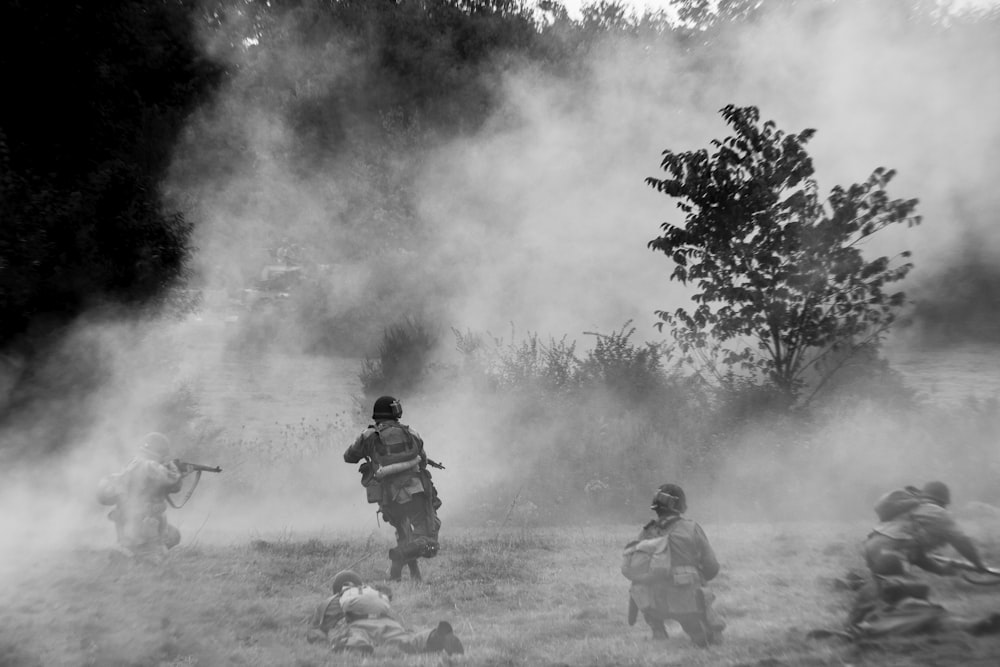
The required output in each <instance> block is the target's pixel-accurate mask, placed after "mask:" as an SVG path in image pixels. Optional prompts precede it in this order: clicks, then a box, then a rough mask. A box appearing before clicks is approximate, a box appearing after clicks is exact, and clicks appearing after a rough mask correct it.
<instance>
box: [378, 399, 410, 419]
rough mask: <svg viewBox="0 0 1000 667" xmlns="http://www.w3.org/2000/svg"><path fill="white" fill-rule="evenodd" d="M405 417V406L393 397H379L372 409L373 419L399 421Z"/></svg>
mask: <svg viewBox="0 0 1000 667" xmlns="http://www.w3.org/2000/svg"><path fill="white" fill-rule="evenodd" d="M402 416H403V404H402V403H400V402H399V399H398V398H393V397H392V396H379V397H378V398H377V399H375V406H374V407H373V408H372V419H399V418H400V417H402Z"/></svg>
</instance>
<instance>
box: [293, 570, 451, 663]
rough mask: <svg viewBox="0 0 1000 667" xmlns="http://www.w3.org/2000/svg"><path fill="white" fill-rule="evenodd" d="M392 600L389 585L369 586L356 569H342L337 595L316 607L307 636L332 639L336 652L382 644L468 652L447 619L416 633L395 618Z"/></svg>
mask: <svg viewBox="0 0 1000 667" xmlns="http://www.w3.org/2000/svg"><path fill="white" fill-rule="evenodd" d="M391 603H392V591H391V590H389V588H388V587H387V586H384V585H376V586H369V585H367V584H365V583H364V582H363V581H362V579H361V577H360V576H359V575H358V574H357V573H356V572H353V571H352V570H343V571H341V572H338V573H337V575H336V576H335V577H334V578H333V596H332V597H329V598H327V599H326V601H324V602H323V603H322V604H320V605H319V606H318V607H317V608H316V611H315V612H314V613H313V615H312V620H311V621H310V624H309V630H308V632H307V634H306V639H307V640H308V641H309V642H310V643H315V642H329V644H330V647H331V648H332V649H333V650H334V651H344V652H354V653H359V654H365V655H368V654H372V653H374V652H375V649H376V648H377V647H379V646H390V647H393V648H395V649H397V650H399V651H401V652H403V653H437V652H440V651H444V652H445V653H447V654H448V655H454V654H457V653H458V654H460V653H465V648H464V647H463V646H462V642H461V641H459V639H458V637H456V636H455V633H454V631H453V629H452V627H451V624H449V623H448V622H447V621H440V622H439V623H438V624H437V627H435V628H433V629H429V630H421V631H418V632H412V631H410V630H407V629H406V628H405V627H403V625H402V624H401V623H400V622H399V621H398V620H397V619H396V618H395V614H394V613H393V610H392V604H391Z"/></svg>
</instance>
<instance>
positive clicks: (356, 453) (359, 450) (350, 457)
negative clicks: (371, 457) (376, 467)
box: [344, 431, 368, 463]
mask: <svg viewBox="0 0 1000 667" xmlns="http://www.w3.org/2000/svg"><path fill="white" fill-rule="evenodd" d="M365 433H367V431H365ZM365 433H362V434H361V435H359V436H358V437H357V439H356V440H355V441H354V443H353V444H352V445H351V446H350V447H348V448H347V450H346V451H345V452H344V462H345V463H357V462H358V461H360V460H361V459H363V458H365V457H366V456H367V454H368V453H367V452H366V451H365Z"/></svg>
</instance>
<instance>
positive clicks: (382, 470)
mask: <svg viewBox="0 0 1000 667" xmlns="http://www.w3.org/2000/svg"><path fill="white" fill-rule="evenodd" d="M402 416H403V406H402V404H401V403H400V402H399V399H396V398H393V397H392V396H381V397H379V398H378V399H377V400H376V401H375V405H374V406H373V408H372V423H371V424H369V426H368V428H367V429H365V431H364V432H363V433H362V434H361V435H359V436H358V437H357V439H356V440H355V441H354V443H353V444H352V445H351V446H350V447H348V448H347V451H345V452H344V461H346V462H347V463H358V462H359V461H362V460H363V461H364V463H362V464H361V466H360V468H359V471H360V472H361V476H362V477H361V483H362V485H363V486H364V487H365V490H366V491H367V493H368V502H370V503H377V504H378V506H379V512H381V514H382V516H383V517H385V520H386V521H387V522H388V523H389V524H390V525H391V526H392V527H393V528H395V530H396V546H395V548H393V549H390V550H389V560H390V563H391V564H390V568H389V578H390V579H392V580H393V581H399V580H400V579H402V574H403V566H404V565H406V566H407V567H408V568H409V571H410V578H411V579H412V580H414V581H420V579H421V574H420V566H419V565H418V564H417V559H418V558H433V557H434V556H436V555H437V552H438V531H439V530H440V529H441V521H440V520H439V519H438V516H437V510H438V508H439V507H440V506H441V501H440V500H439V499H438V496H437V490H436V489H435V488H434V483H433V482H432V481H431V474H430V471H428V470H427V467H428V466H431V467H436V468H444V466H442V465H441V464H439V463H436V462H434V461H432V460H430V459H428V458H427V454H426V452H424V441H423V440H422V439H421V437H420V436H419V435H418V434H417V432H416V431H414V430H413V429H411V428H410V427H409V426H407V425H405V424H401V423H400V422H399V418H400V417H402Z"/></svg>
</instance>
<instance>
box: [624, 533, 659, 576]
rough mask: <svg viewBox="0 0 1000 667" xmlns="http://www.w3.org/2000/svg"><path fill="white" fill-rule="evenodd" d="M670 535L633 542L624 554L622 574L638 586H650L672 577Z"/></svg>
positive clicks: (628, 545)
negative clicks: (654, 582) (657, 581)
mask: <svg viewBox="0 0 1000 667" xmlns="http://www.w3.org/2000/svg"><path fill="white" fill-rule="evenodd" d="M670 569H671V564H670V534H669V533H668V534H666V535H661V536H660V537H651V538H649V539H646V540H633V541H631V542H629V543H628V544H626V545H625V549H624V551H623V552H622V567H621V570H622V574H623V575H625V578H626V579H628V580H629V581H631V582H633V583H636V584H649V583H652V582H653V581H656V580H662V579H666V578H668V577H669V576H670Z"/></svg>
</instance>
